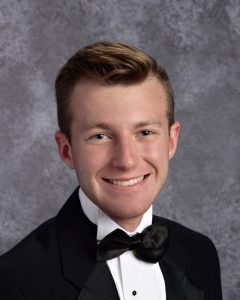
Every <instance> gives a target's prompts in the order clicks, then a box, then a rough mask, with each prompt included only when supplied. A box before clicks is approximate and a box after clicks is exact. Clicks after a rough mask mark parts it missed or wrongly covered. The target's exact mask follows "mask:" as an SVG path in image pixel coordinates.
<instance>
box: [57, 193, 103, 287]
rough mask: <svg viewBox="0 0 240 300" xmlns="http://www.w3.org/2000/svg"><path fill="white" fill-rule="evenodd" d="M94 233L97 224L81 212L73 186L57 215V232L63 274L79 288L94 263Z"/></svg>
mask: <svg viewBox="0 0 240 300" xmlns="http://www.w3.org/2000/svg"><path fill="white" fill-rule="evenodd" d="M96 233H97V226H96V225H94V224H92V223H91V222H90V221H89V220H88V219H87V217H86V216H85V214H84V213H83V211H82V208H81V205H80V202H79V197H78V189H76V190H75V192H74V193H73V194H72V196H71V197H70V198H69V199H68V201H67V202H66V203H65V205H64V206H63V207H62V209H61V210H60V211H59V213H58V215H57V235H58V242H59V248H60V255H61V260H62V275H63V277H65V278H66V279H68V280H69V281H70V282H72V283H73V284H74V285H76V286H77V287H78V288H80V289H81V288H82V287H83V286H84V284H85V283H86V282H87V280H88V278H89V276H90V274H91V273H92V271H93V269H94V268H95V265H96Z"/></svg>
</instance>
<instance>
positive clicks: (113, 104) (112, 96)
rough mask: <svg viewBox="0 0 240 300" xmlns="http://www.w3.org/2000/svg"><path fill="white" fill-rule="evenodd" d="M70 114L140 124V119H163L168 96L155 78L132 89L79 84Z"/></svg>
mask: <svg viewBox="0 0 240 300" xmlns="http://www.w3.org/2000/svg"><path fill="white" fill-rule="evenodd" d="M70 110H71V114H72V118H73V120H74V119H76V118H78V119H82V120H86V118H87V119H88V120H89V121H90V122H91V121H93V120H92V119H99V120H100V121H102V119H106V120H107V119H109V118H110V119H111V120H112V121H113V118H114V119H115V122H117V121H118V120H121V119H124V120H133V119H135V120H136V121H142V119H143V118H159V117H160V116H166V112H167V94H166V91H165V88H164V87H163V85H162V84H161V83H160V81H159V80H158V79H156V78H155V77H149V78H147V79H146V80H145V81H143V82H141V83H136V84H131V85H122V84H115V85H101V84H98V83H96V82H93V81H83V82H79V83H78V84H77V85H76V86H75V88H74V90H73V93H72V97H71V105H70Z"/></svg>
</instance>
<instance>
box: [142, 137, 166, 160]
mask: <svg viewBox="0 0 240 300" xmlns="http://www.w3.org/2000/svg"><path fill="white" fill-rule="evenodd" d="M145 155H146V157H148V160H149V161H150V162H152V164H155V165H162V164H163V163H164V162H165V161H168V144H167V142H165V141H164V142H163V141H158V142H155V143H152V144H149V145H148V146H147V147H146V149H145Z"/></svg>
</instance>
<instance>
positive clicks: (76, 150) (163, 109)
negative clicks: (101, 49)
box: [55, 77, 180, 230]
mask: <svg viewBox="0 0 240 300" xmlns="http://www.w3.org/2000/svg"><path fill="white" fill-rule="evenodd" d="M166 99H167V98H166V93H165V90H164V88H163V87H162V85H161V83H159V81H158V80H157V79H156V78H154V77H151V78H148V79H146V80H145V81H144V82H142V83H139V84H135V85H128V86H124V85H113V86H103V85H99V84H97V83H94V82H92V81H86V82H81V83H79V84H78V85H77V86H76V87H75V89H74V91H73V94H72V98H71V100H72V102H71V112H72V124H71V144H70V143H69V142H68V140H67V138H66V137H65V136H64V135H63V134H62V133H60V132H57V133H56V136H55V138H56V141H57V144H58V149H59V153H60V156H61V158H62V159H63V160H64V161H65V162H66V163H67V165H68V166H69V167H71V168H74V169H75V171H76V175H77V178H78V181H79V184H80V186H81V188H82V189H83V191H84V192H85V194H86V195H87V196H88V197H89V198H90V199H91V200H92V201H93V202H94V203H95V204H96V205H97V206H99V207H100V208H101V209H102V210H103V211H105V212H106V213H107V214H108V215H109V216H110V217H112V219H114V220H115V221H116V222H117V223H119V224H120V225H121V226H122V227H124V228H126V229H128V230H129V229H134V227H137V225H138V224H139V222H140V220H141V218H142V215H143V214H144V213H145V211H146V210H147V209H148V208H149V207H150V205H151V204H152V203H153V201H154V200H155V198H156V197H157V195H158V193H159V192H160V191H161V189H162V187H163V185H164V183H165V181H166V178H167V173H168V163H169V159H171V158H172V157H173V155H174V153H175V151H176V146H177V140H178V133H179V127H180V126H179V124H178V123H177V122H176V123H174V124H173V125H172V127H171V130H170V132H169V128H168V119H167V100H166Z"/></svg>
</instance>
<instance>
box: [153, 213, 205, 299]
mask: <svg viewBox="0 0 240 300" xmlns="http://www.w3.org/2000/svg"><path fill="white" fill-rule="evenodd" d="M153 223H161V224H167V225H168V226H169V229H170V243H169V248H168V250H167V252H166V254H165V255H164V257H163V258H162V259H161V261H160V262H159V264H160V267H161V270H162V272H163V277H164V280H165V285H166V294H167V300H193V299H194V300H203V299H204V292H203V291H202V290H201V289H200V288H199V287H198V286H197V284H195V283H194V281H193V280H192V278H191V277H190V275H189V274H187V266H188V261H189V258H188V255H187V253H186V251H185V250H184V249H183V247H182V246H181V245H180V244H179V243H178V242H177V241H176V239H174V236H173V234H171V223H170V222H169V221H168V220H166V219H162V218H159V217H155V216H154V217H153Z"/></svg>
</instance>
